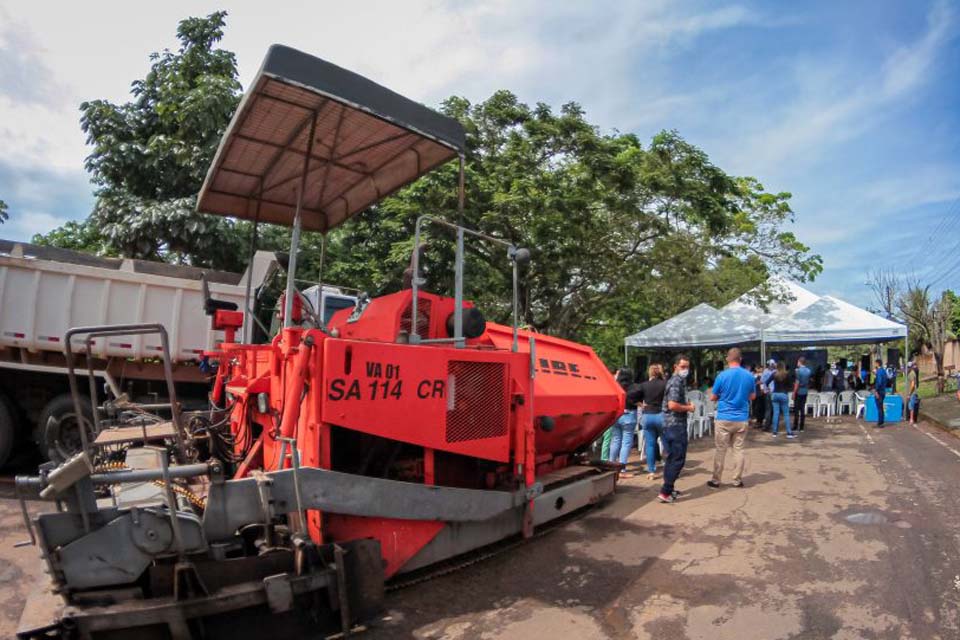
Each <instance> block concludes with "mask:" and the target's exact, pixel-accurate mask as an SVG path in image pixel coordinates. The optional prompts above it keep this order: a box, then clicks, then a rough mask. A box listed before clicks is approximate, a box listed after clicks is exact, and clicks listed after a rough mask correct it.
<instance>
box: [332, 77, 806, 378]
mask: <svg viewBox="0 0 960 640" xmlns="http://www.w3.org/2000/svg"><path fill="white" fill-rule="evenodd" d="M443 111H445V112H446V113H447V114H448V115H451V116H454V117H457V118H458V119H460V120H461V122H463V123H464V125H465V128H466V130H467V145H468V152H467V176H466V184H467V198H466V209H465V211H464V216H463V221H464V223H465V224H466V225H467V226H468V227H471V228H474V229H477V230H479V231H482V232H484V233H486V234H489V235H493V236H496V237H500V238H504V239H507V240H509V241H511V242H513V243H515V244H516V245H518V246H525V247H529V248H530V249H531V250H532V251H533V261H532V263H531V265H530V267H529V270H527V272H526V273H525V277H524V279H523V288H522V291H521V300H522V301H523V316H524V322H525V323H526V324H527V325H529V326H531V327H533V328H534V329H536V330H538V331H542V332H549V333H552V334H556V335H561V336H564V337H568V338H571V339H575V340H581V341H585V342H588V343H590V344H592V345H593V346H594V347H595V348H597V349H598V351H599V352H600V354H601V356H602V357H603V358H604V359H605V360H607V361H608V362H611V363H613V362H616V361H618V360H619V359H620V357H621V356H619V355H618V352H619V349H620V348H621V347H620V345H622V340H623V336H624V335H625V334H627V333H630V332H633V331H636V330H637V329H638V328H640V327H643V326H648V325H650V324H653V323H656V322H659V321H661V320H663V319H665V318H667V317H670V316H671V315H674V314H675V313H677V312H679V311H682V310H684V309H686V308H689V307H691V306H693V305H695V304H697V303H698V302H702V301H706V302H710V303H713V304H716V305H720V304H724V303H726V302H728V301H729V300H730V299H731V298H733V297H735V296H737V295H739V294H741V293H743V292H744V291H746V290H748V289H750V288H751V287H753V286H755V285H757V284H761V283H763V282H765V281H766V279H767V276H768V275H769V274H770V273H783V274H787V275H790V276H792V277H794V278H798V279H800V280H807V279H811V278H813V277H815V276H816V275H817V274H818V273H819V272H820V271H821V269H822V263H821V260H820V258H819V256H814V255H810V253H809V249H808V248H807V247H806V246H804V245H803V244H801V243H800V242H799V241H798V240H797V239H796V238H795V237H794V236H793V235H792V234H790V233H786V232H783V231H782V226H783V224H784V223H786V222H788V221H789V220H791V219H792V215H793V213H792V211H791V209H790V206H789V199H790V194H789V193H768V192H767V191H765V190H764V188H763V185H761V184H759V183H758V182H757V181H756V180H754V179H752V178H736V177H732V176H729V175H728V174H726V173H724V172H723V171H722V170H721V169H719V168H718V167H716V166H715V165H713V164H712V163H711V162H710V160H709V158H708V157H707V155H706V154H705V153H704V152H703V151H701V150H700V149H698V148H696V147H695V146H693V145H691V144H690V143H688V142H686V141H685V140H683V138H681V137H680V135H679V134H678V133H676V132H675V131H665V132H662V133H660V134H658V135H657V136H655V137H654V139H653V140H652V142H651V144H650V146H649V147H647V148H644V147H643V146H642V145H641V143H640V142H639V140H637V138H636V137H635V136H633V135H629V134H626V135H625V134H604V133H601V132H600V131H599V130H598V129H597V127H595V126H593V125H592V124H590V123H589V122H587V120H586V118H585V116H584V113H583V110H582V109H581V108H580V107H579V105H577V104H575V103H570V104H567V105H564V106H563V107H562V108H561V109H560V111H559V113H555V112H554V111H553V110H551V108H550V107H549V106H547V105H544V104H537V105H536V106H534V107H532V108H531V107H529V106H527V105H525V104H523V103H521V102H520V101H518V100H517V98H516V96H514V95H513V94H512V93H510V92H508V91H499V92H497V93H495V94H494V95H493V96H492V97H491V98H490V99H488V100H487V101H485V102H482V103H479V104H476V105H471V104H470V103H469V102H468V101H466V100H465V99H463V98H451V99H449V100H448V101H446V102H445V103H444V105H443ZM456 179H457V176H456V166H455V165H454V163H451V164H449V165H447V166H445V167H442V168H441V169H439V170H437V171H434V172H433V173H432V174H430V175H428V176H426V177H424V178H422V179H421V180H420V181H418V182H417V183H416V184H415V185H412V186H411V187H409V188H407V189H404V190H402V191H401V192H399V193H398V194H397V195H395V196H394V197H392V198H389V199H387V200H385V201H384V202H383V203H381V204H380V205H378V206H377V207H375V208H373V209H371V210H370V211H368V212H365V213H364V214H361V215H360V216H358V217H357V219H355V220H354V221H352V222H350V223H349V224H348V225H346V226H345V228H344V229H342V230H338V231H337V232H334V234H333V242H332V245H333V246H332V247H331V256H332V257H333V258H334V259H333V260H332V262H331V266H330V269H329V271H328V273H331V274H332V279H333V280H334V281H338V280H339V281H343V282H345V283H349V284H352V285H354V286H360V287H364V288H366V289H368V290H369V291H370V292H371V293H373V294H379V293H385V292H390V291H395V290H397V289H399V288H400V286H401V278H402V272H403V269H404V267H405V266H406V265H407V264H408V261H409V256H410V252H411V250H412V240H411V238H412V235H413V228H414V222H415V220H416V217H417V216H418V215H420V214H421V213H430V214H433V215H438V216H441V217H443V218H445V219H447V220H449V221H456V220H457V219H458V214H457V207H456ZM427 241H428V250H427V253H426V260H425V265H426V268H427V270H428V273H427V274H426V277H427V281H428V288H430V289H431V290H434V291H439V292H443V293H450V292H451V291H452V287H453V277H452V273H453V266H452V260H453V250H452V237H451V234H449V233H448V232H447V231H444V230H440V231H436V230H431V232H430V234H429V237H428V240H427ZM469 245H470V251H469V257H468V262H467V268H466V276H467V293H468V295H469V297H471V298H472V299H474V300H476V301H477V303H478V305H479V306H480V307H481V309H483V311H484V312H485V313H486V314H487V316H488V317H489V318H491V319H493V320H497V321H507V320H508V319H509V314H510V307H509V287H510V265H509V263H508V262H507V260H506V257H505V254H504V252H503V250H502V248H500V247H497V246H486V245H484V244H482V243H478V242H473V241H470V242H469Z"/></svg>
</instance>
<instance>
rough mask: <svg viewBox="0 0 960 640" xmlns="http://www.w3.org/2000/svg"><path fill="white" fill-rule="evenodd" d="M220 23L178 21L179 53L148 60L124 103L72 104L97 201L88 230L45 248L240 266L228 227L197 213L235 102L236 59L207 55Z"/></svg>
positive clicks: (217, 16)
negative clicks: (64, 245)
mask: <svg viewBox="0 0 960 640" xmlns="http://www.w3.org/2000/svg"><path fill="white" fill-rule="evenodd" d="M225 17H226V13H225V12H222V11H221V12H217V13H213V14H210V15H209V16H207V17H206V18H188V19H186V20H183V21H181V22H180V24H179V26H178V28H177V38H178V39H179V41H180V47H179V48H178V49H177V51H175V52H174V51H170V50H164V51H162V52H159V53H154V54H152V55H151V61H152V65H151V67H150V71H149V72H148V73H147V75H146V77H145V78H143V79H139V80H136V81H135V82H133V85H132V89H131V93H132V96H133V99H132V100H131V101H130V102H127V103H124V104H113V103H111V102H109V101H106V100H94V101H91V102H84V103H83V104H82V105H80V111H81V118H80V124H81V126H82V127H83V130H84V132H85V133H86V134H87V143H88V144H90V145H91V146H92V147H93V151H92V152H91V154H90V155H89V156H88V157H87V161H86V167H87V170H88V171H89V172H90V173H91V175H92V176H93V181H94V184H96V185H97V192H96V195H97V202H96V205H95V207H94V211H93V213H92V214H91V216H90V218H89V220H88V222H87V223H86V225H87V228H85V229H81V228H79V227H77V226H74V227H72V228H69V229H67V228H62V229H57V230H55V231H53V232H52V233H51V234H50V237H48V238H46V239H45V241H47V242H48V243H51V244H54V243H57V242H58V241H59V240H60V239H61V238H62V239H65V240H66V241H68V242H77V243H78V244H79V245H80V246H84V245H85V244H86V242H87V241H90V242H92V244H93V246H98V247H101V248H103V249H105V251H106V252H109V253H120V254H123V255H126V256H130V257H136V258H147V259H160V260H167V261H173V262H189V263H193V264H198V265H204V266H213V267H217V268H226V269H241V268H242V267H243V264H242V263H243V258H242V256H244V255H245V252H244V251H243V250H242V249H241V246H242V238H241V236H240V234H238V233H236V231H235V229H234V226H235V225H234V223H232V222H230V221H227V220H223V219H220V218H215V217H213V216H203V215H199V214H197V213H196V211H195V206H196V194H197V192H198V191H199V190H200V186H201V185H202V184H203V179H204V176H205V174H206V171H207V168H208V166H209V165H210V162H211V161H212V159H213V154H214V152H215V151H216V148H217V144H218V143H219V140H220V136H221V135H222V133H223V130H224V129H225V128H226V125H227V123H228V122H229V121H230V118H231V117H232V115H233V112H234V110H235V109H236V107H237V104H238V102H239V97H240V83H239V81H238V80H237V68H236V59H235V57H234V54H233V53H231V52H229V51H225V50H222V49H217V48H215V46H216V44H217V43H218V42H219V41H220V39H221V38H222V37H223V26H224V18H225ZM95 234H99V235H100V236H101V237H100V238H94V235H95Z"/></svg>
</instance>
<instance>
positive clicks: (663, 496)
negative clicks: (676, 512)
mask: <svg viewBox="0 0 960 640" xmlns="http://www.w3.org/2000/svg"><path fill="white" fill-rule="evenodd" d="M657 500H659V501H660V502H662V503H664V504H670V503H671V502H676V501H677V499H676V498H674V497H673V496H668V495H667V494H665V493H661V494H659V495H658V496H657Z"/></svg>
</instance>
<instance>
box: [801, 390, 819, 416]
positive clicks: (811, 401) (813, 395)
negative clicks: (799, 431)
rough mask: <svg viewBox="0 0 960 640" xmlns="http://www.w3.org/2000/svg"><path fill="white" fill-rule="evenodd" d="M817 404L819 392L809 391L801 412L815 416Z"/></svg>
mask: <svg viewBox="0 0 960 640" xmlns="http://www.w3.org/2000/svg"><path fill="white" fill-rule="evenodd" d="M818 404H820V392H819V391H810V392H809V393H807V404H805V405H804V407H803V413H804V414H807V415H811V416H814V417H816V415H817V405H818Z"/></svg>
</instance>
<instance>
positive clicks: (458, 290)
mask: <svg viewBox="0 0 960 640" xmlns="http://www.w3.org/2000/svg"><path fill="white" fill-rule="evenodd" d="M465 167H466V165H465V162H464V157H463V155H462V154H461V155H460V180H459V184H458V190H457V191H458V193H457V255H456V259H455V260H456V262H455V264H454V288H453V297H454V300H453V304H454V309H453V324H454V328H453V337H454V346H455V347H456V348H457V349H462V348H463V347H465V346H466V343H465V342H464V340H463V260H464V256H463V203H464V171H465ZM413 321H414V322H416V318H414V320H413Z"/></svg>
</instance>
